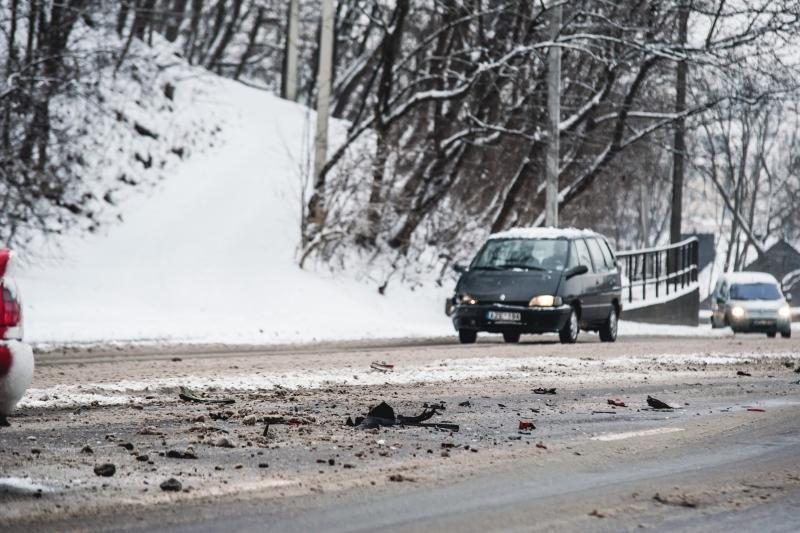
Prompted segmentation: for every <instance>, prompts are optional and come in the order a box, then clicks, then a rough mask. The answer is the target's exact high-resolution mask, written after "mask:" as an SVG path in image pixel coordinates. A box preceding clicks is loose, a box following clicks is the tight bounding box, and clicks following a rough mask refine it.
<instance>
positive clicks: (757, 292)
mask: <svg viewBox="0 0 800 533" xmlns="http://www.w3.org/2000/svg"><path fill="white" fill-rule="evenodd" d="M780 298H781V291H779V290H778V287H777V286H775V285H774V284H772V283H734V284H733V285H731V300H780Z"/></svg>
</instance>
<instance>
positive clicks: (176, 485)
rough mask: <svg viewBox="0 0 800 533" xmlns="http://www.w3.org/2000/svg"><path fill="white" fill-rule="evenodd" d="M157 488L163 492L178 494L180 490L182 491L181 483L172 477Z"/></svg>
mask: <svg viewBox="0 0 800 533" xmlns="http://www.w3.org/2000/svg"><path fill="white" fill-rule="evenodd" d="M159 487H161V490H163V491H164V492H179V491H180V490H181V489H183V485H182V484H181V482H180V481H178V480H177V479H175V478H174V477H171V478H169V479H168V480H166V481H163V482H162V483H161V485H159Z"/></svg>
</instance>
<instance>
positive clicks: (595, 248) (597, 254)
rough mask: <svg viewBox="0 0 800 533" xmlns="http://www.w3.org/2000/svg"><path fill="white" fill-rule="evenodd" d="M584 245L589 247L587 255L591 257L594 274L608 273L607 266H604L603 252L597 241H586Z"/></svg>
mask: <svg viewBox="0 0 800 533" xmlns="http://www.w3.org/2000/svg"><path fill="white" fill-rule="evenodd" d="M586 244H587V245H588V246H589V253H590V254H591V256H592V262H593V263H594V270H595V272H608V270H609V266H608V265H607V264H606V259H605V257H603V252H602V250H601V249H600V243H599V242H597V239H586Z"/></svg>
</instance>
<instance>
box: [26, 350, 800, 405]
mask: <svg viewBox="0 0 800 533" xmlns="http://www.w3.org/2000/svg"><path fill="white" fill-rule="evenodd" d="M767 359H790V360H798V354H796V353H791V352H774V353H735V354H702V353H698V354H668V353H665V354H659V355H652V356H644V355H643V356H633V357H619V358H612V359H576V358H574V357H541V356H537V357H522V358H503V357H487V358H471V359H441V360H436V361H431V362H429V363H427V364H424V365H418V366H410V367H405V368H396V369H395V370H394V371H393V372H387V373H383V372H376V371H371V370H369V369H363V370H362V369H353V368H352V367H338V368H318V369H302V370H297V371H281V372H274V373H270V372H265V373H260V374H227V375H214V376H199V375H194V376H181V377H175V378H161V379H152V380H147V381H136V380H123V381H116V382H107V383H89V384H85V385H56V386H54V387H50V388H46V389H30V390H28V393H27V394H26V396H25V397H24V398H23V400H22V401H21V402H20V407H23V408H57V407H74V406H78V405H89V404H92V403H94V404H95V405H121V404H127V403H141V402H144V401H145V400H144V397H143V396H142V394H143V393H147V395H153V394H156V393H172V392H177V391H178V390H179V388H180V387H187V388H189V389H192V390H198V391H211V392H212V394H218V393H220V392H222V391H239V392H243V391H263V390H271V389H274V388H276V387H284V388H290V389H297V388H306V389H316V388H321V387H326V386H334V385H351V386H360V385H383V384H398V385H401V384H410V383H442V382H451V381H464V380H470V379H478V380H487V379H495V378H504V379H524V378H527V377H530V375H531V373H532V372H553V371H555V370H558V371H559V372H566V371H568V370H570V369H572V370H574V371H576V374H577V372H580V373H581V376H582V377H581V379H583V380H587V379H588V380H591V379H592V377H591V376H598V375H599V372H598V371H604V370H609V371H614V372H619V371H636V369H637V368H638V367H642V366H644V365H700V366H702V365H721V366H724V365H735V364H741V363H743V362H745V361H751V362H752V361H759V360H767Z"/></svg>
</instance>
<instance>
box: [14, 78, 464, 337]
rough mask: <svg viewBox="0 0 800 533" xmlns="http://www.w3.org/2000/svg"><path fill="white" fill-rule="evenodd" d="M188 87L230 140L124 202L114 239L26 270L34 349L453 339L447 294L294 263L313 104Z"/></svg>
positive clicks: (48, 255) (226, 88) (78, 243)
mask: <svg viewBox="0 0 800 533" xmlns="http://www.w3.org/2000/svg"><path fill="white" fill-rule="evenodd" d="M184 83H210V84H212V86H211V87H210V89H209V88H206V89H209V90H207V91H206V94H210V95H213V96H212V97H209V98H207V99H205V100H198V101H197V102H196V107H197V113H198V115H200V114H203V113H208V114H209V115H213V116H219V117H223V118H224V121H225V124H227V126H226V128H225V129H224V131H223V132H222V133H221V135H220V136H221V137H222V138H223V139H224V143H223V144H222V145H221V146H219V145H218V146H217V147H216V148H214V149H212V150H211V151H209V152H207V153H205V154H202V155H196V156H193V157H192V158H190V159H189V160H188V161H186V162H184V163H182V164H180V165H179V166H178V168H177V170H176V171H175V172H174V173H173V174H172V175H171V176H170V177H168V179H166V180H164V182H163V183H162V184H161V185H160V186H159V187H158V188H156V189H154V190H152V191H148V192H147V193H142V194H141V195H139V196H135V197H133V198H130V199H128V200H126V203H125V204H124V206H122V211H123V212H124V217H123V220H124V221H123V222H121V223H119V224H116V225H112V226H108V227H106V228H105V229H104V233H101V234H93V235H88V236H79V235H71V236H67V237H65V238H64V239H63V240H62V241H60V242H59V243H58V244H59V247H53V246H51V245H49V246H48V248H47V249H45V248H41V249H40V250H38V251H36V253H35V260H32V261H29V262H28V264H27V265H26V266H23V268H22V272H21V273H20V274H19V282H20V287H21V291H22V294H23V299H24V302H25V306H26V307H25V312H26V315H25V320H26V323H25V327H26V336H27V338H28V340H31V341H33V342H40V343H42V342H45V343H46V342H107V341H143V340H169V341H183V342H238V343H274V342H296V341H313V340H320V339H344V338H370V337H389V336H407V335H442V334H449V333H450V332H451V327H450V325H449V322H448V320H447V318H446V317H445V316H444V314H443V312H442V308H443V302H444V298H445V297H446V295H447V291H446V290H444V289H438V290H436V289H433V288H426V290H424V291H417V292H412V291H410V290H405V289H402V288H401V287H399V286H395V287H393V289H392V291H391V292H390V293H389V294H387V295H386V296H381V295H379V294H378V293H377V291H376V289H375V287H374V285H367V284H364V283H359V282H357V281H356V280H354V279H347V278H344V279H343V278H342V276H341V275H339V276H338V277H337V278H336V279H331V278H330V277H329V276H328V275H326V274H321V273H315V272H306V271H303V270H300V269H299V268H298V267H297V266H296V264H297V262H296V260H295V247H296V244H297V242H298V239H299V227H298V221H299V217H300V189H301V180H300V177H299V170H298V169H299V167H300V166H301V162H302V161H303V160H304V158H307V153H306V148H307V139H308V138H309V132H310V128H309V126H308V125H309V124H313V121H312V120H311V119H313V117H310V116H308V115H309V114H308V111H307V110H306V109H305V108H303V107H301V106H299V105H296V104H292V103H289V102H286V101H284V100H281V99H279V98H276V97H274V96H271V95H269V94H266V93H264V92H260V91H256V90H254V89H250V88H247V87H244V86H242V85H240V84H237V83H235V82H230V81H226V80H203V81H200V80H190V81H186V82H184ZM336 127H337V128H338V129H339V130H341V129H342V127H343V126H342V125H341V124H339V125H336ZM337 133H338V134H341V131H339V132H336V131H335V132H334V135H333V137H334V139H335V138H336V137H337ZM334 142H335V141H334ZM53 248H60V251H58V250H57V249H56V250H55V251H54V250H53Z"/></svg>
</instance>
